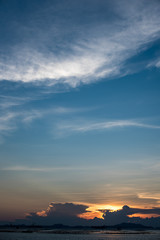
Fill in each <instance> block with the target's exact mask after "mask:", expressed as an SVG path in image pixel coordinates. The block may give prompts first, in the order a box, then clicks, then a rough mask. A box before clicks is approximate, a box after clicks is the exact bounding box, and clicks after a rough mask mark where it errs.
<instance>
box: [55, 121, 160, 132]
mask: <svg viewBox="0 0 160 240" xmlns="http://www.w3.org/2000/svg"><path fill="white" fill-rule="evenodd" d="M125 127H140V128H149V129H160V126H157V125H151V124H145V123H142V122H139V121H135V120H114V121H105V122H95V123H93V122H87V123H86V122H83V123H80V124H78V123H77V124H74V123H73V122H72V123H62V124H59V125H58V126H57V129H58V131H59V133H60V134H62V135H63V134H65V133H74V132H79V133H83V132H84V133H85V132H91V131H101V130H109V129H114V128H125Z"/></svg>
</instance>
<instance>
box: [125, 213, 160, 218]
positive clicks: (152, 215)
mask: <svg viewBox="0 0 160 240" xmlns="http://www.w3.org/2000/svg"><path fill="white" fill-rule="evenodd" d="M159 216H160V215H159V214H155V213H150V214H142V213H134V214H132V215H128V217H130V218H133V217H140V218H152V217H159Z"/></svg>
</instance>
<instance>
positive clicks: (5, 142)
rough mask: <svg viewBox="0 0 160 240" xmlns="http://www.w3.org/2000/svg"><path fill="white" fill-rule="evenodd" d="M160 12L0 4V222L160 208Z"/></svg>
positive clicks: (13, 1)
mask: <svg viewBox="0 0 160 240" xmlns="http://www.w3.org/2000/svg"><path fill="white" fill-rule="evenodd" d="M159 13H160V2H159V1H158V0H152V1H150V0H134V1H127V0H120V1H116V0H112V1H111V0H45V1H44V0H24V1H20V0H0V19H1V21H0V36H1V37H0V213H1V214H0V221H5V220H6V221H11V220H15V219H17V218H23V217H24V216H25V214H26V213H29V212H36V211H37V212H38V211H40V212H41V211H42V210H44V209H47V207H48V205H49V203H51V202H56V203H64V202H72V203H79V204H84V205H87V206H92V207H93V208H96V206H97V208H98V209H99V208H108V209H110V208H111V209H118V208H121V207H122V206H123V205H129V206H131V207H138V208H153V207H157V208H158V207H160V191H159V190H160V188H159V186H160V175H159V172H160V81H159V80H160V14H159Z"/></svg>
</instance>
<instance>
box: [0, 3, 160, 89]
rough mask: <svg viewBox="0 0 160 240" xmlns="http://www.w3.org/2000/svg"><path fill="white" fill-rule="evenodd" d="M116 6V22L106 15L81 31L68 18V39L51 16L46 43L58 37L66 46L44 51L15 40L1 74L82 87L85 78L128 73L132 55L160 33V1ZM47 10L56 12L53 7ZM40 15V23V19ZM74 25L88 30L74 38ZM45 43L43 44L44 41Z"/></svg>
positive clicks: (0, 64)
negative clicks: (20, 43)
mask: <svg viewBox="0 0 160 240" xmlns="http://www.w3.org/2000/svg"><path fill="white" fill-rule="evenodd" d="M122 5H123V8H122ZM105 7H106V5H105ZM112 8H114V9H112V10H113V12H115V14H117V15H118V16H119V17H118V18H117V19H116V18H115V19H114V21H113V23H111V24H113V25H112V27H111V26H110V23H108V22H107V21H102V22H101V23H99V25H98V26H97V27H96V26H95V25H92V24H91V23H90V24H89V27H90V30H89V31H88V28H87V27H85V24H84V26H81V25H77V30H76V31H75V28H74V27H73V26H72V25H69V23H68V22H67V20H66V30H65V34H66V36H65V37H66V38H65V39H66V41H65V42H64V41H62V40H61V41H60V39H61V37H62V36H63V34H62V33H63V30H62V28H61V27H62V26H61V27H60V26H58V27H59V28H58V31H59V34H58V36H59V38H58V39H57V38H56V40H55V39H54V35H55V34H57V26H56V24H55V25H54V24H53V23H52V22H47V24H49V26H50V28H51V29H52V31H49V32H50V35H49V36H47V39H48V40H47V41H48V42H45V43H44V44H45V45H46V46H47V43H48V44H50V42H52V41H51V40H52V39H53V45H55V46H58V49H62V50H61V51H60V50H57V49H55V48H52V49H51V50H50V51H48V50H47V51H44V50H43V51H41V49H40V48H38V47H37V46H36V45H35V46H32V45H29V44H28V43H27V44H26V43H25V44H24V45H23V44H22V45H19V47H17V46H14V47H13V51H12V53H11V54H10V55H8V56H5V57H4V56H2V58H1V59H2V60H1V62H0V68H1V70H0V79H1V80H9V81H22V82H25V83H28V82H34V83H36V82H39V83H43V84H47V85H56V84H64V85H65V84H67V85H69V86H71V87H76V86H78V85H80V84H88V83H91V82H95V81H99V80H100V79H101V78H104V77H105V78H109V77H113V76H116V75H124V74H126V73H127V71H128V70H127V69H125V62H126V60H127V59H129V58H131V57H132V56H134V55H136V54H137V53H138V52H140V51H142V50H144V49H145V48H146V46H147V44H148V43H150V42H151V41H153V40H155V39H157V38H159V37H160V35H159V31H160V25H159V22H160V17H159V11H160V5H159V4H158V1H154V2H152V3H151V2H149V1H141V2H140V3H139V1H135V2H134V3H133V2H132V3H128V1H120V2H117V1H115V2H114V4H113V5H112ZM47 11H48V12H47ZM46 12H47V14H48V15H51V14H52V8H51V10H49V9H48V10H46ZM71 14H72V9H71ZM74 17H75V16H74ZM61 20H62V19H61ZM34 21H35V23H36V20H35V19H34ZM73 21H74V18H73ZM67 24H68V25H67ZM87 24H88V22H87ZM30 27H31V26H28V28H26V29H30ZM69 28H71V29H72V28H73V32H74V33H75V32H76V34H77V32H78V29H80V28H82V29H83V31H82V29H81V31H80V32H81V34H80V35H76V38H74V40H73V41H72V40H71V41H70V40H69V39H70V38H69V36H70V30H68V29H69ZM54 31H56V32H54ZM82 32H84V33H83V34H82ZM44 34H45V32H44ZM41 35H43V32H42V34H41ZM34 37H35V36H33V38H34ZM35 38H36V37H35ZM42 39H43V38H42ZM41 44H42V45H43V42H42V43H41ZM47 47H50V46H49V45H48V46H47Z"/></svg>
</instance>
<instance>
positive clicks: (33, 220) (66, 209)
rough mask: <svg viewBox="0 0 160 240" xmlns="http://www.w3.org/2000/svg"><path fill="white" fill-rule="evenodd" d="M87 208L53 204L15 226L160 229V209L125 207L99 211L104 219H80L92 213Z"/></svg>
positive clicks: (21, 220)
mask: <svg viewBox="0 0 160 240" xmlns="http://www.w3.org/2000/svg"><path fill="white" fill-rule="evenodd" d="M87 208H88V206H86V205H82V204H73V203H51V204H50V205H49V207H48V209H47V210H46V211H41V212H37V213H36V212H33V213H30V214H29V215H28V216H26V218H25V219H17V220H16V221H15V224H39V225H53V224H64V225H70V226H76V225H84V226H93V225H94V226H96V225H97V226H101V225H107V226H110V225H116V224H120V223H123V222H125V223H137V224H143V225H145V226H152V227H160V208H152V209H141V208H131V207H128V206H123V208H122V209H120V210H117V211H111V210H99V211H101V212H102V213H103V219H101V218H97V217H95V218H94V219H89V220H87V219H84V218H80V217H79V215H80V214H85V213H87V214H89V213H90V212H89V211H88V210H87ZM133 214H143V215H144V214H146V218H140V217H130V216H131V215H133ZM148 214H155V217H147V215H148Z"/></svg>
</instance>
